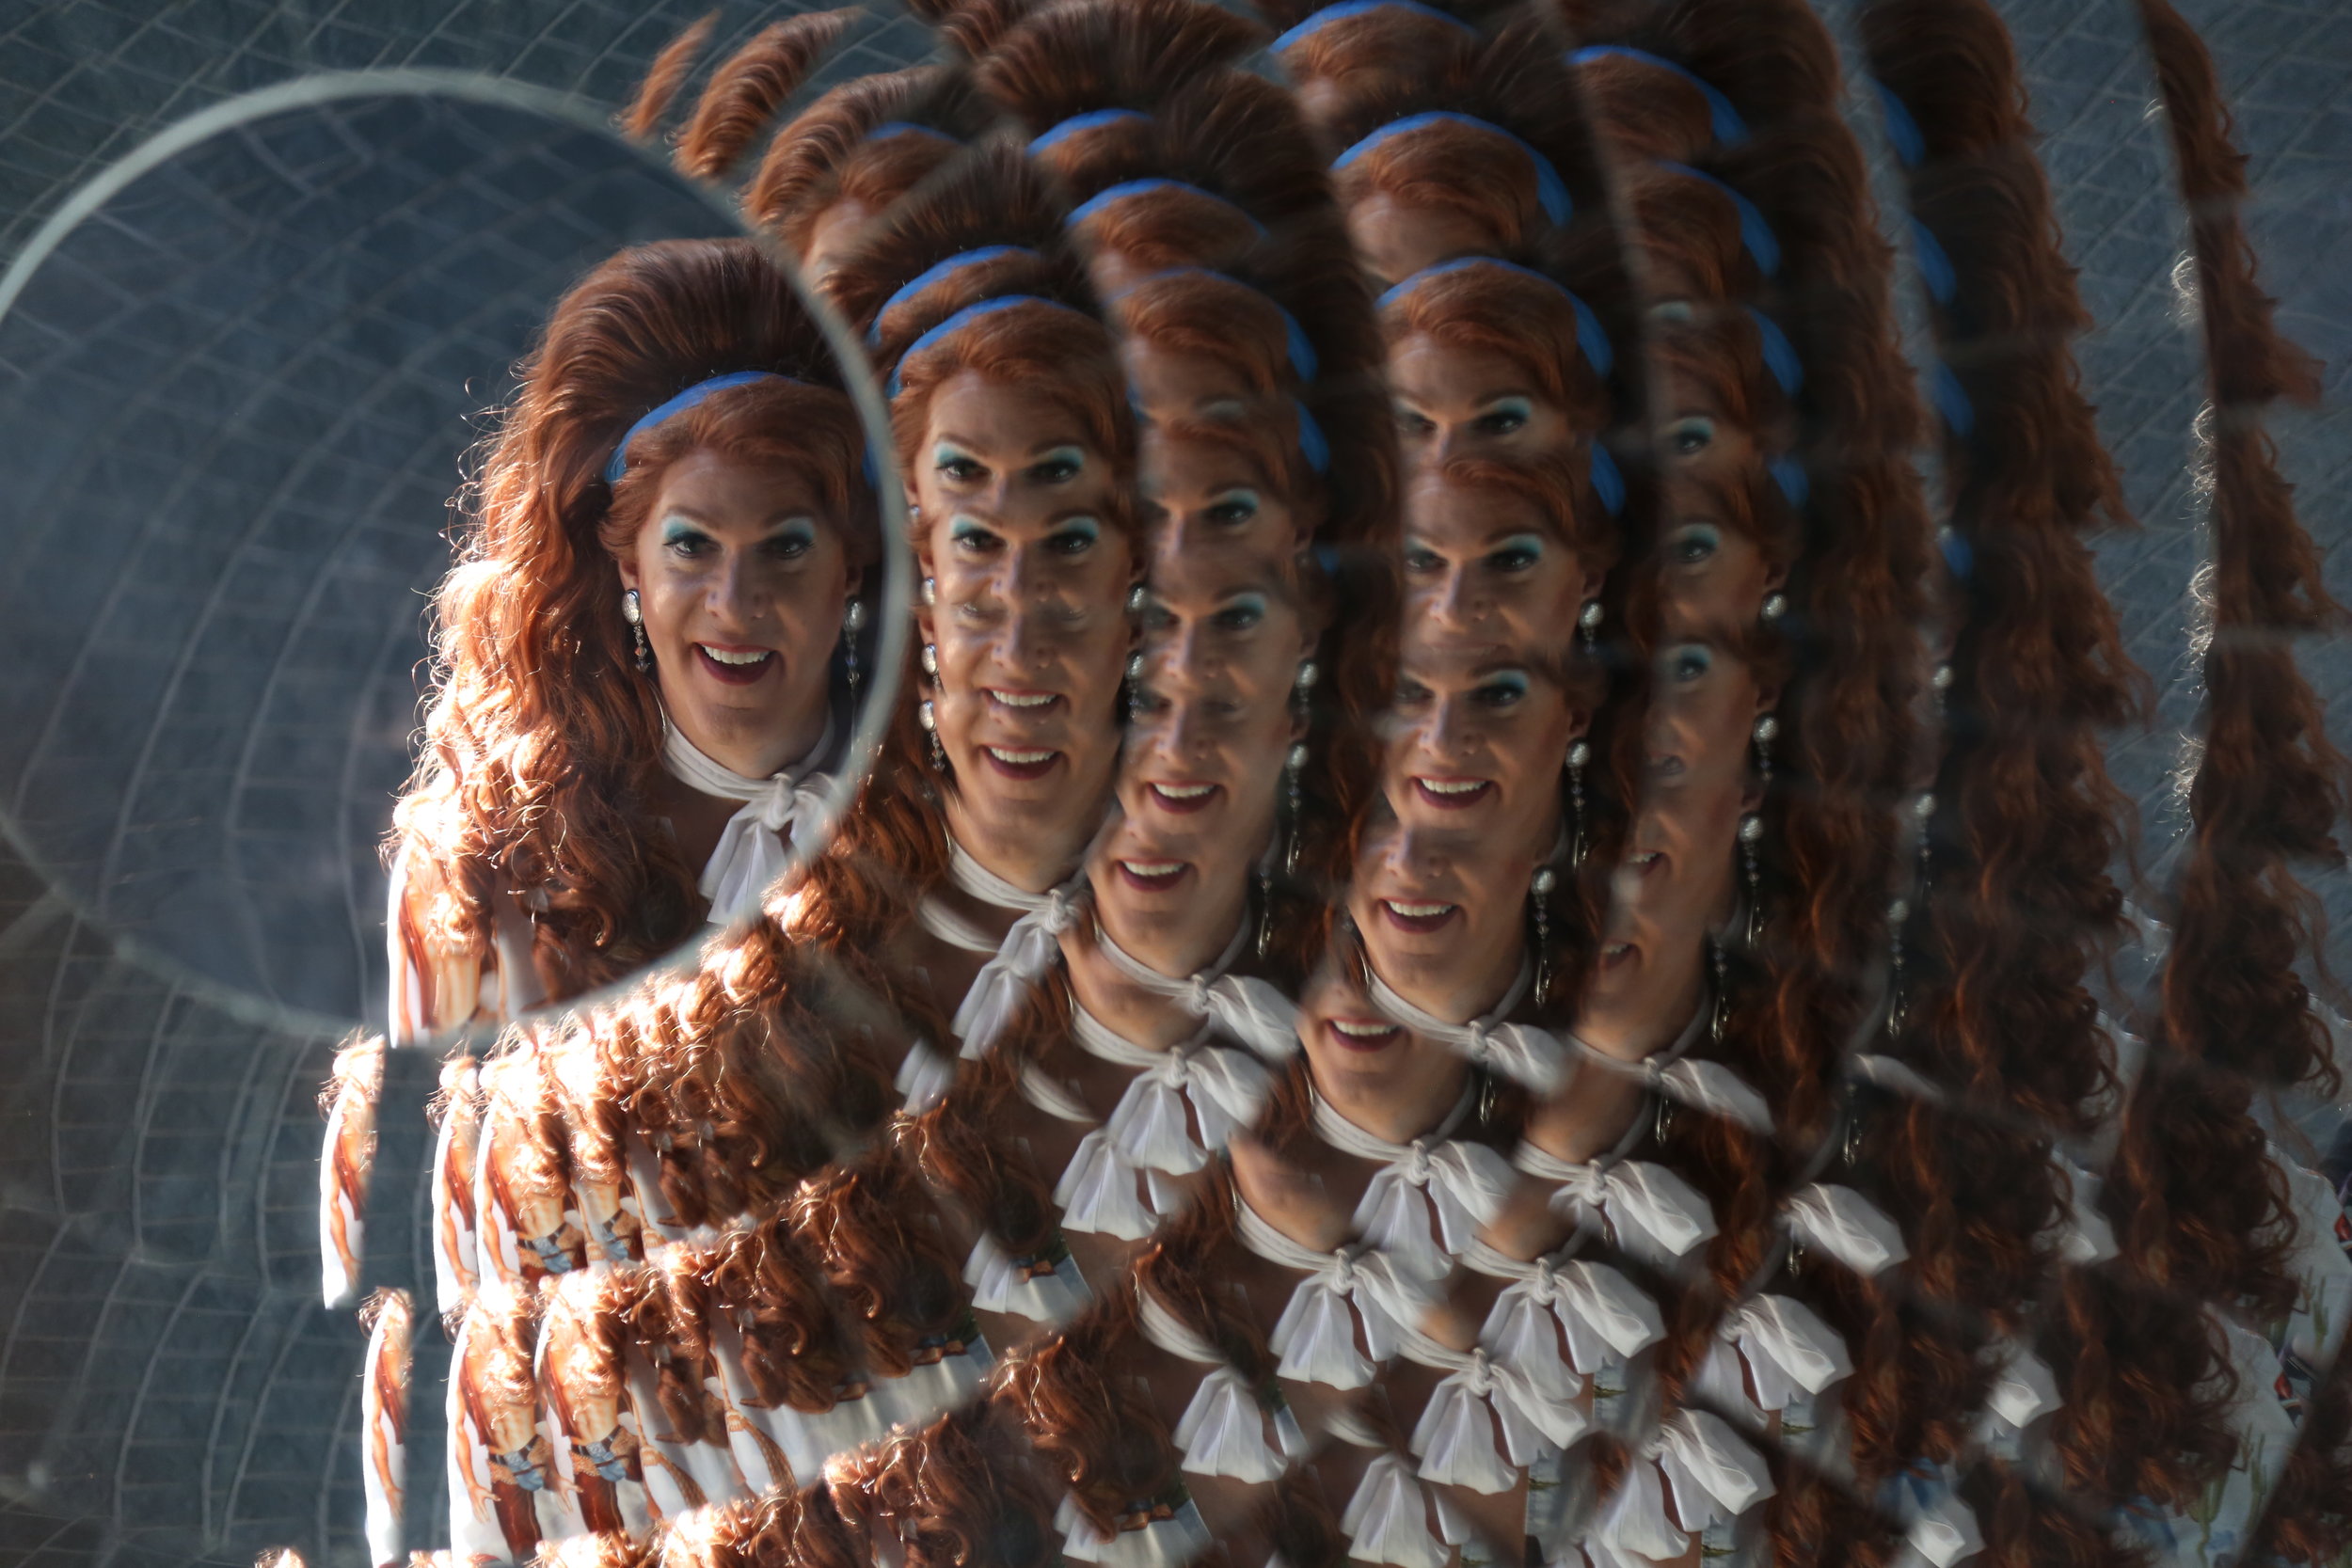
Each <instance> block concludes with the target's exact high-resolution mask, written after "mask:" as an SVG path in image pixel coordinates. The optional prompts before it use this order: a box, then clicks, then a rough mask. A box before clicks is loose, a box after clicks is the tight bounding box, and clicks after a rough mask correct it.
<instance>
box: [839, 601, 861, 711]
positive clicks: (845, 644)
mask: <svg viewBox="0 0 2352 1568" xmlns="http://www.w3.org/2000/svg"><path fill="white" fill-rule="evenodd" d="M865 629H866V601H865V600H863V599H851V600H850V602H849V605H848V606H847V607H846V608H845V609H844V610H842V611H841V662H842V667H843V671H844V673H846V674H847V675H848V676H849V681H850V702H852V703H854V702H856V701H857V688H858V682H859V681H861V680H863V679H864V678H865V672H864V671H863V670H861V669H860V668H859V666H858V657H857V634H858V633H859V632H862V631H864V630H865Z"/></svg>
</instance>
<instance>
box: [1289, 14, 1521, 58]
mask: <svg viewBox="0 0 2352 1568" xmlns="http://www.w3.org/2000/svg"><path fill="white" fill-rule="evenodd" d="M1367 11H1410V12H1412V13H1413V14H1414V15H1415V16H1425V17H1429V18H1432V19H1433V20H1435V21H1438V22H1445V23H1451V24H1453V25H1454V26H1456V27H1459V28H1461V29H1462V31H1464V32H1466V33H1468V34H1469V35H1470V37H1472V38H1478V37H1480V36H1481V35H1480V33H1479V31H1478V29H1477V28H1475V27H1473V26H1471V25H1470V24H1469V23H1467V22H1465V21H1463V20H1462V19H1461V18H1460V17H1458V16H1454V15H1451V14H1449V13H1448V12H1445V11H1441V10H1439V9H1438V8H1437V7H1435V6H1424V5H1422V3H1421V0H1340V3H1339V4H1338V5H1336V6H1326V7H1324V8H1323V9H1321V10H1319V11H1317V12H1315V13H1314V15H1312V16H1311V17H1309V18H1308V19H1307V20H1306V21H1304V22H1302V23H1300V24H1298V25H1297V26H1295V27H1293V28H1292V29H1291V30H1290V31H1289V32H1287V33H1284V34H1283V35H1282V36H1281V37H1280V38H1279V39H1276V40H1274V53H1276V54H1277V55H1279V54H1280V53H1282V51H1284V50H1285V49H1288V48H1289V47H1290V46H1291V45H1292V44H1294V43H1296V42H1297V41H1298V40H1301V39H1303V38H1306V37H1308V36H1309V35H1310V34H1313V33H1318V32H1321V31H1322V30H1323V29H1324V28H1325V27H1327V26H1328V25H1329V24H1332V23H1334V22H1344V21H1346V20H1347V19H1348V18H1349V17H1351V16H1362V15H1363V14H1364V13H1366V12H1367Z"/></svg>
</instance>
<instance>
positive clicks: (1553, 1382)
mask: <svg viewBox="0 0 2352 1568" xmlns="http://www.w3.org/2000/svg"><path fill="white" fill-rule="evenodd" d="M1462 1261H1463V1262H1465V1263H1467V1264H1469V1265H1470V1268H1472V1269H1474V1270H1476V1271H1477V1272H1478V1273H1480V1274H1483V1275H1489V1276H1491V1277H1494V1278H1499V1279H1508V1280H1511V1281H1513V1283H1512V1284H1511V1285H1509V1286H1508V1287H1506V1288H1505V1289H1504V1290H1503V1291H1502V1294H1501V1295H1499V1296H1497V1297H1496V1298H1495V1304H1494V1306H1493V1307H1492V1308H1490V1309H1489V1310H1488V1311H1487V1313H1486V1325H1485V1326H1484V1327H1483V1328H1481V1329H1480V1330H1479V1332H1478V1342H1479V1343H1480V1344H1481V1345H1483V1346H1485V1347H1486V1349H1487V1350H1488V1351H1489V1352H1491V1353H1492V1354H1494V1355H1495V1356H1496V1357H1497V1358H1498V1359H1500V1360H1502V1361H1504V1362H1507V1363H1509V1364H1510V1365H1511V1366H1513V1367H1516V1368H1518V1370H1519V1371H1520V1372H1521V1373H1522V1374H1523V1375H1524V1376H1525V1377H1526V1379H1527V1381H1528V1383H1529V1385H1530V1386H1533V1387H1534V1389H1535V1390H1536V1391H1537V1392H1538V1393H1540V1394H1542V1395H1543V1396H1544V1397H1545V1398H1547V1399H1549V1400H1553V1401H1567V1400H1572V1399H1575V1398H1576V1397H1577V1396H1578V1395H1579V1394H1581V1393H1582V1392H1583V1384H1584V1379H1586V1378H1588V1377H1590V1376H1592V1374H1593V1373H1594V1372H1595V1371H1597V1370H1599V1369H1600V1368H1601V1367H1602V1366H1603V1365H1605V1364H1606V1363H1607V1362H1608V1360H1609V1359H1610V1357H1611V1356H1612V1355H1614V1357H1615V1358H1616V1359H1617V1360H1619V1361H1629V1360H1631V1359H1632V1358H1633V1357H1634V1356H1636V1355H1639V1354H1641V1353H1642V1352H1643V1351H1645V1350H1647V1349H1648V1348H1649V1347H1650V1346H1652V1345H1654V1344H1656V1343H1657V1342H1658V1341H1659V1340H1661V1339H1662V1338H1665V1337H1666V1328H1665V1323H1664V1320H1663V1319H1661V1317H1660V1316H1659V1312H1658V1304H1657V1303H1656V1302H1654V1301H1652V1300H1651V1299H1650V1298H1649V1296H1648V1294H1647V1293H1646V1292H1645V1291H1642V1290H1640V1289H1639V1288H1638V1287H1636V1286H1635V1285H1634V1284H1633V1282H1632V1281H1630V1280H1629V1279H1627V1278H1626V1276H1625V1275H1621V1274H1619V1273H1618V1272H1617V1271H1616V1270H1614V1269H1613V1268H1611V1267H1610V1266H1609V1265H1608V1264H1606V1263H1591V1262H1585V1261H1583V1260H1581V1259H1565V1260H1554V1259H1549V1258H1538V1259H1535V1260H1534V1261H1533V1262H1525V1261H1522V1260H1520V1259H1517V1258H1512V1257H1509V1256H1507V1255H1505V1254H1503V1253H1501V1252H1498V1251H1496V1250H1495V1249H1494V1248H1493V1247H1490V1246H1488V1245H1487V1244H1486V1243H1485V1242H1482V1241H1477V1240H1473V1241H1472V1242H1471V1243H1470V1246H1469V1248H1468V1249H1467V1250H1466V1251H1465V1252H1464V1253H1463V1255H1462ZM1564 1343H1565V1345H1566V1347H1567V1354H1566V1356H1565V1359H1564V1358H1563V1357H1562V1355H1561V1346H1562V1345H1563V1344H1564ZM1562 1446H1563V1447H1565V1446H1566V1445H1565V1444H1563V1445H1562Z"/></svg>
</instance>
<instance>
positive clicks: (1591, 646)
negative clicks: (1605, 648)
mask: <svg viewBox="0 0 2352 1568" xmlns="http://www.w3.org/2000/svg"><path fill="white" fill-rule="evenodd" d="M1604 613H1605V612H1604V611H1603V610H1601V608H1600V601H1599V600H1598V599H1586V600H1585V601H1584V608H1583V609H1582V610H1580V611H1578V612H1577V617H1576V639H1577V641H1579V642H1581V643H1582V644H1583V645H1584V654H1585V657H1588V658H1589V657H1592V656H1593V654H1594V653H1595V652H1597V650H1598V648H1599V646H1600V622H1601V617H1602V615H1603V614H1604Z"/></svg>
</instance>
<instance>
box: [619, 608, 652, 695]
mask: <svg viewBox="0 0 2352 1568" xmlns="http://www.w3.org/2000/svg"><path fill="white" fill-rule="evenodd" d="M621 619H622V620H624V621H627V622H628V631H629V640H630V642H631V644H632V645H633V646H634V648H635V649H636V654H637V673H639V674H641V675H642V674H644V673H646V672H647V671H649V670H651V669H652V668H653V645H652V644H651V643H649V642H647V641H645V610H644V604H643V603H642V602H641V601H640V600H639V599H638V597H637V590H636V589H634V588H632V589H630V590H629V591H628V593H626V594H622V595H621Z"/></svg>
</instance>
